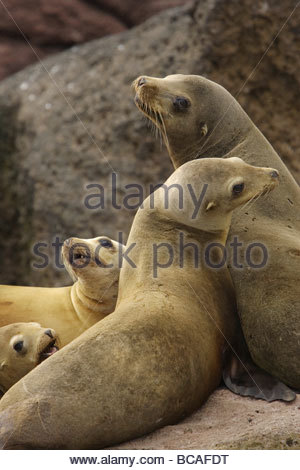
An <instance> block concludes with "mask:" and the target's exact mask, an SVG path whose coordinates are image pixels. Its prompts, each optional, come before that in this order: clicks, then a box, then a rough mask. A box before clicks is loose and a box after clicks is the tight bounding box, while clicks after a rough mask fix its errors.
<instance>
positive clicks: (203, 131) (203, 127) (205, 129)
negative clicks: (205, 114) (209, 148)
mask: <svg viewBox="0 0 300 470" xmlns="http://www.w3.org/2000/svg"><path fill="white" fill-rule="evenodd" d="M207 133H208V127H207V124H206V123H204V124H203V125H202V126H201V134H202V135H203V136H205V135H206V134H207Z"/></svg>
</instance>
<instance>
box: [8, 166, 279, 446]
mask: <svg viewBox="0 0 300 470" xmlns="http://www.w3.org/2000/svg"><path fill="white" fill-rule="evenodd" d="M237 181H238V183H237ZM277 182H278V173H277V171H275V170H272V169H269V168H268V169H266V168H259V169H258V168H254V167H251V166H249V165H247V164H246V163H244V162H243V161H242V160H240V159H238V158H233V159H228V160H222V159H219V160H211V159H204V160H201V161H192V162H188V163H186V164H185V165H183V166H182V167H180V168H178V169H177V170H176V171H175V172H174V173H173V174H172V176H171V177H170V178H169V179H168V180H167V182H166V184H165V186H164V187H161V188H159V189H158V190H157V191H155V192H154V193H153V194H152V195H151V196H149V197H148V198H147V199H146V200H145V201H144V203H143V205H142V207H141V208H140V209H139V210H138V212H137V214H136V216H135V218H134V221H133V225H132V228H131V230H130V234H129V239H128V242H127V245H126V251H127V253H128V254H129V250H130V263H129V262H127V263H126V264H124V265H123V267H122V269H121V273H120V283H119V294H118V301H117V306H116V310H115V311H114V312H113V313H112V314H111V315H108V316H107V317H106V318H105V319H104V320H102V321H101V322H98V323H97V324H96V325H94V326H92V327H91V328H90V329H89V330H88V331H86V332H85V333H83V334H82V335H81V336H80V337H79V338H76V339H75V340H74V341H73V342H72V343H70V344H68V345H67V346H66V347H65V348H63V349H62V350H61V351H59V352H58V353H57V354H55V355H54V356H53V357H51V358H50V359H49V360H48V361H46V362H45V363H43V364H42V365H41V366H40V367H39V370H33V371H32V372H30V374H28V375H27V376H26V377H25V378H24V379H22V380H21V381H20V382H19V383H18V384H16V385H15V386H14V387H13V388H12V389H11V390H9V392H8V393H7V394H6V395H5V396H4V397H3V400H2V402H1V403H0V422H1V431H0V445H1V446H2V447H3V448H10V449H13V448H30V449H62V448H67V449H97V448H103V447H105V446H108V445H113V444H116V443H119V442H122V441H125V440H128V439H133V438H135V437H138V436H141V435H143V434H146V433H149V432H151V431H153V430H154V429H157V428H158V427H161V426H164V425H167V424H172V423H175V422H177V421H178V420H179V419H180V418H182V417H183V416H185V415H187V414H189V413H191V412H192V411H194V410H195V409H197V408H198V407H199V406H200V405H201V404H202V403H203V402H204V401H205V400H206V398H207V397H208V396H209V394H210V393H211V392H212V391H213V390H214V389H215V388H216V387H217V386H218V384H219V382H220V379H221V372H222V366H221V363H222V352H223V349H224V345H225V344H227V341H228V342H229V343H231V341H232V340H233V339H234V338H235V336H236V327H237V317H236V315H235V312H234V302H235V296H234V290H233V285H232V281H231V279H230V276H229V271H228V269H227V268H226V266H224V265H222V264H220V258H222V257H223V253H222V249H219V248H218V249H216V246H214V245H213V244H218V245H217V246H218V247H221V248H222V247H223V248H224V244H225V241H226V237H227V233H228V230H229V225H230V220H231V214H232V211H233V210H234V209H235V208H237V207H239V206H241V205H242V204H244V203H246V201H249V200H250V199H251V198H252V197H254V196H256V195H258V194H260V193H262V192H265V191H266V190H267V189H271V188H273V187H274V186H275V185H276V184H277ZM242 183H244V184H245V190H244V191H236V190H237V189H239V188H236V185H237V184H239V185H240V184H242ZM166 188H167V189H166ZM166 194H167V196H168V198H167V201H166ZM199 194H200V197H199ZM178 195H179V196H178ZM196 196H197V197H196ZM195 197H196V199H197V201H198V204H197V214H195V204H194V202H195ZM201 197H202V202H201ZM193 198H194V199H193ZM181 203H182V204H181ZM180 240H181V241H182V243H184V245H183V247H182V250H181V248H180V246H181V245H180ZM192 244H195V245H196V246H197V247H198V248H199V257H201V263H200V264H199V263H198V262H197V260H198V261H199V258H198V256H196V254H195V253H196V250H195V249H194V247H193V245H192ZM187 245H188V246H187ZM213 247H214V248H215V249H212V253H211V257H212V258H211V262H212V263H215V268H214V267H213V266H211V265H210V264H209V263H208V262H206V261H205V259H206V258H205V256H204V253H206V251H207V250H208V248H213ZM171 253H173V260H172V263H170V257H171ZM181 255H182V256H181ZM203 256H204V258H203ZM171 258H172V257H171Z"/></svg>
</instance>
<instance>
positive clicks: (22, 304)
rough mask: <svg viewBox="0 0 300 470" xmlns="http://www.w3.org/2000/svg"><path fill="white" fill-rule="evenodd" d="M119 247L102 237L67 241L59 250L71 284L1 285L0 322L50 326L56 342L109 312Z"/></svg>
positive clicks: (66, 339)
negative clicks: (61, 285) (57, 337)
mask: <svg viewBox="0 0 300 470" xmlns="http://www.w3.org/2000/svg"><path fill="white" fill-rule="evenodd" d="M120 246H121V245H120V244H119V243H118V242H116V241H114V240H111V239H110V238H108V237H104V236H101V237H96V238H90V239H83V238H69V239H67V240H66V241H65V242H64V245H63V248H62V254H63V259H64V264H65V267H66V269H67V270H68V272H69V273H70V275H71V277H72V279H73V280H74V281H75V282H74V284H73V285H72V286H67V287H22V286H4V285H2V286H0V326H4V325H8V324H10V323H16V322H38V323H40V324H42V325H50V326H51V328H54V329H55V331H57V333H58V334H59V337H60V342H61V343H60V344H61V346H64V345H66V344H67V343H69V342H70V341H72V340H73V339H74V338H76V337H77V336H79V335H80V334H81V333H82V332H83V331H85V330H86V329H88V328H89V327H90V326H92V325H94V324H95V323H96V322H98V321H99V320H102V318H104V317H105V316H106V315H108V314H109V313H111V312H112V311H113V310H114V308H115V305H116V301H117V295H118V284H119V271H120V268H119V264H120V263H119V251H120Z"/></svg>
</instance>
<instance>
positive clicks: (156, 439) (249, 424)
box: [112, 389, 300, 450]
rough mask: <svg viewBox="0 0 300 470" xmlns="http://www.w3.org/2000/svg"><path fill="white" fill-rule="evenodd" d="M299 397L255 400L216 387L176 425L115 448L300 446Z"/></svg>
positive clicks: (263, 447)
mask: <svg viewBox="0 0 300 470" xmlns="http://www.w3.org/2000/svg"><path fill="white" fill-rule="evenodd" d="M299 409H300V396H299V395H298V396H297V399H296V400H295V401H294V402H292V403H289V404H287V403H283V402H272V403H267V402H265V401H262V400H255V399H251V398H246V397H240V396H238V395H234V394H233V393H231V392H230V391H229V390H223V389H219V390H216V391H215V392H214V393H213V394H212V395H211V396H210V397H209V399H208V400H207V402H206V404H205V405H204V406H203V407H202V408H201V409H200V410H198V411H197V412H196V413H194V414H193V415H191V416H190V417H188V418H186V419H185V420H183V421H181V422H180V423H179V424H176V425H175V426H166V427H164V428H162V429H159V430H158V431H155V432H153V433H151V434H149V435H148V436H145V437H141V438H139V439H135V440H133V441H129V442H125V443H124V444H121V445H119V446H115V447H112V449H130V450H132V449H143V450H145V449H227V450H228V449H257V450H260V449H293V450H296V449H300V432H299V416H300V411H299Z"/></svg>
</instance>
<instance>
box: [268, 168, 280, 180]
mask: <svg viewBox="0 0 300 470" xmlns="http://www.w3.org/2000/svg"><path fill="white" fill-rule="evenodd" d="M270 175H271V177H272V178H279V173H278V171H277V170H272V171H271V173H270Z"/></svg>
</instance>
